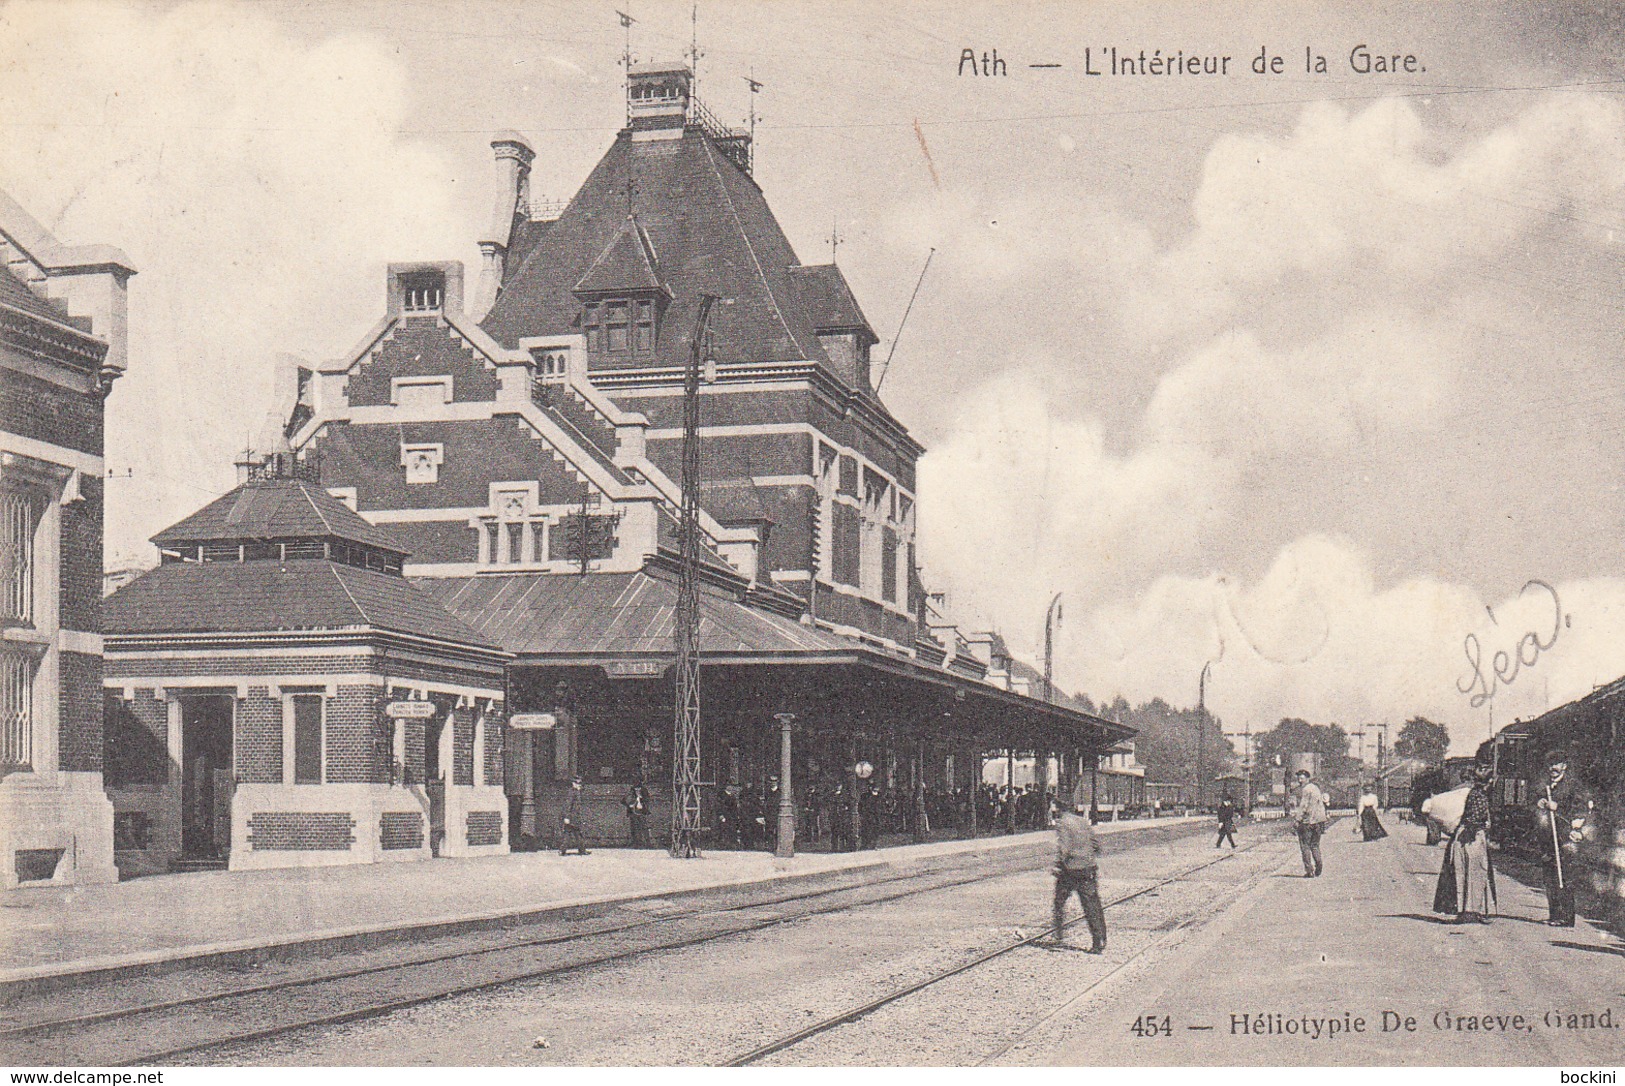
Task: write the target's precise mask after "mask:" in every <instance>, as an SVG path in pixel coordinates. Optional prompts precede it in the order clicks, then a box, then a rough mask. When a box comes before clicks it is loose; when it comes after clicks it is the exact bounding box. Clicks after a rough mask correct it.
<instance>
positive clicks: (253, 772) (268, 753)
mask: <svg viewBox="0 0 1625 1086" xmlns="http://www.w3.org/2000/svg"><path fill="white" fill-rule="evenodd" d="M282 726H283V724H282V699H281V698H273V697H272V696H271V692H270V689H269V688H267V687H264V686H250V687H249V688H248V697H246V698H243V699H242V700H240V701H238V702H237V727H236V735H235V744H236V762H237V774H238V779H239V780H240V781H241V782H242V783H244V784H280V783H282Z"/></svg>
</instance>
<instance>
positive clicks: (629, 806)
mask: <svg viewBox="0 0 1625 1086" xmlns="http://www.w3.org/2000/svg"><path fill="white" fill-rule="evenodd" d="M621 802H622V803H623V804H625V806H626V820H627V822H628V823H630V825H631V830H632V832H631V839H632V847H633V848H648V847H649V790H648V789H647V788H645V787H643V781H642V780H641V779H640V780H638V781H637V782H635V783H634V784H633V785H632V787H631V789H630V790H629V791H628V792H627V793H626V798H625V799H624V800H622V801H621Z"/></svg>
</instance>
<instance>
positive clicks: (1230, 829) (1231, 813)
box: [1213, 792, 1236, 850]
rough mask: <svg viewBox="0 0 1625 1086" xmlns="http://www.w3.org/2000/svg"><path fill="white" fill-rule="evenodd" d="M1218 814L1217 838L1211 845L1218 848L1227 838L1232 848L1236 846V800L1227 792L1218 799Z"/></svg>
mask: <svg viewBox="0 0 1625 1086" xmlns="http://www.w3.org/2000/svg"><path fill="white" fill-rule="evenodd" d="M1218 815H1219V839H1218V840H1217V841H1215V842H1213V847H1214V848H1218V847H1219V846H1220V845H1222V844H1224V843H1225V841H1226V840H1228V841H1229V842H1230V847H1231V849H1232V850H1233V849H1234V848H1235V847H1236V801H1235V800H1233V799H1231V798H1230V793H1229V792H1226V793H1225V794H1224V798H1223V799H1221V800H1219V810H1218Z"/></svg>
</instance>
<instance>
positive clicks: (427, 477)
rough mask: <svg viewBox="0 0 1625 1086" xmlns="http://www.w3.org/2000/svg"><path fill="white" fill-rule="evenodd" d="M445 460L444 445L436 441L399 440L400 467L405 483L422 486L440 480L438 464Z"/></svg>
mask: <svg viewBox="0 0 1625 1086" xmlns="http://www.w3.org/2000/svg"><path fill="white" fill-rule="evenodd" d="M445 462H446V447H445V445H443V444H442V443H440V442H438V441H414V442H407V441H403V442H401V467H402V468H404V469H406V484H407V485H408V486H422V485H425V484H428V483H438V482H439V481H440V465H442V464H444V463H445Z"/></svg>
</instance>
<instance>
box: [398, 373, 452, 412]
mask: <svg viewBox="0 0 1625 1086" xmlns="http://www.w3.org/2000/svg"><path fill="white" fill-rule="evenodd" d="M437 385H438V386H439V388H440V397H441V399H440V403H441V404H442V405H445V404H449V403H451V402H452V397H453V393H454V391H455V388H456V386H455V383H454V382H453V380H452V377H451V375H450V374H445V373H441V374H435V375H434V376H432V377H391V378H390V379H389V402H390V405H391V406H393V407H400V406H401V392H402V390H404V389H408V388H411V389H420V388H431V387H434V386H437Z"/></svg>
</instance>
